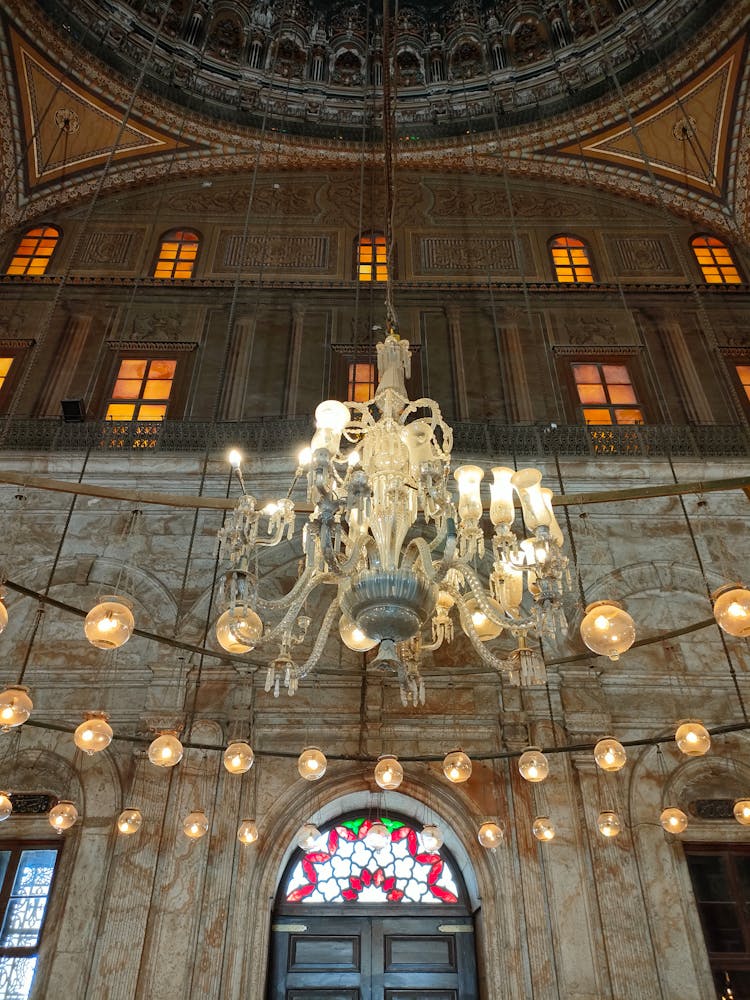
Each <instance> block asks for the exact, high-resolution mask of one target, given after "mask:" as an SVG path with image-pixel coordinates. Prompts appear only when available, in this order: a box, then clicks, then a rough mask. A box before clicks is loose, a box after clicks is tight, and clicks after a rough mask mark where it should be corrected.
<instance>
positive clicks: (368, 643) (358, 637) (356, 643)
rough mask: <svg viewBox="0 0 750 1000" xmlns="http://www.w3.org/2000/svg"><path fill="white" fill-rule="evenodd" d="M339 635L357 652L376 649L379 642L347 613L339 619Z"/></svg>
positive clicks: (345, 643)
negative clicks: (367, 633)
mask: <svg viewBox="0 0 750 1000" xmlns="http://www.w3.org/2000/svg"><path fill="white" fill-rule="evenodd" d="M339 635H340V636H341V641H342V642H343V643H344V645H345V646H348V648H349V649H353V650H354V652H355V653H366V652H367V651H368V650H369V649H374V647H375V646H377V644H378V640H377V639H371V638H370V637H369V635H366V634H365V633H364V632H363V631H362V629H361V628H360V627H359V625H357V623H356V622H353V621H352V620H351V618H349V617H348V616H347V615H342V616H341V620H340V621H339Z"/></svg>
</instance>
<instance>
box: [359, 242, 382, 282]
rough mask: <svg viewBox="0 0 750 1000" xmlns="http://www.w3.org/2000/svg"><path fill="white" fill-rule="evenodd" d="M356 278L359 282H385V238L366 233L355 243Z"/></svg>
mask: <svg viewBox="0 0 750 1000" xmlns="http://www.w3.org/2000/svg"><path fill="white" fill-rule="evenodd" d="M357 277H358V278H359V280H360V281H387V280H388V260H387V252H386V245H385V236H384V235H383V234H382V233H367V234H366V235H364V236H360V238H359V240H358V242H357Z"/></svg>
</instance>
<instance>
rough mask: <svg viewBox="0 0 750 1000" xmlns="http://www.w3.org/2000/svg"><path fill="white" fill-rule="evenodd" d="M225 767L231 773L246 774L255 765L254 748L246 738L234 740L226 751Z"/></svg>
mask: <svg viewBox="0 0 750 1000" xmlns="http://www.w3.org/2000/svg"><path fill="white" fill-rule="evenodd" d="M223 759H224V767H225V768H226V769H227V771H229V773H230V774H246V773H247V772H248V771H249V770H250V768H251V767H252V766H253V761H254V760H255V754H254V753H253V748H252V747H251V746H250V744H249V743H246V742H245V741H244V740H234V741H233V742H232V743H230V744H229V746H228V747H227V748H226V750H225V751H224V758H223Z"/></svg>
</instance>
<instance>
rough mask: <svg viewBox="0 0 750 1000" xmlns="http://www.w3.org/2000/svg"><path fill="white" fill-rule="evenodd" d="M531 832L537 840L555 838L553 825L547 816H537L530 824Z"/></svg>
mask: <svg viewBox="0 0 750 1000" xmlns="http://www.w3.org/2000/svg"><path fill="white" fill-rule="evenodd" d="M531 832H532V833H533V834H534V836H535V837H536V839H537V840H554V839H555V827H554V825H553V824H552V821H551V820H550V818H549V817H548V816H537V818H536V819H535V820H534V822H533V823H532V825H531Z"/></svg>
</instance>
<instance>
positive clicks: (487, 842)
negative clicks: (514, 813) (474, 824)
mask: <svg viewBox="0 0 750 1000" xmlns="http://www.w3.org/2000/svg"><path fill="white" fill-rule="evenodd" d="M477 839H478V840H479V843H480V844H481V845H482V847H486V848H487V850H488V851H494V850H496V849H497V848H498V847H500V845H501V844H502V843H503V841H504V840H505V834H504V833H503V828H502V827H501V826H498V824H497V823H494V822H492V821H491V820H490V821H488V822H487V823H482V825H481V826H480V827H479V830H478V832H477Z"/></svg>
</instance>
